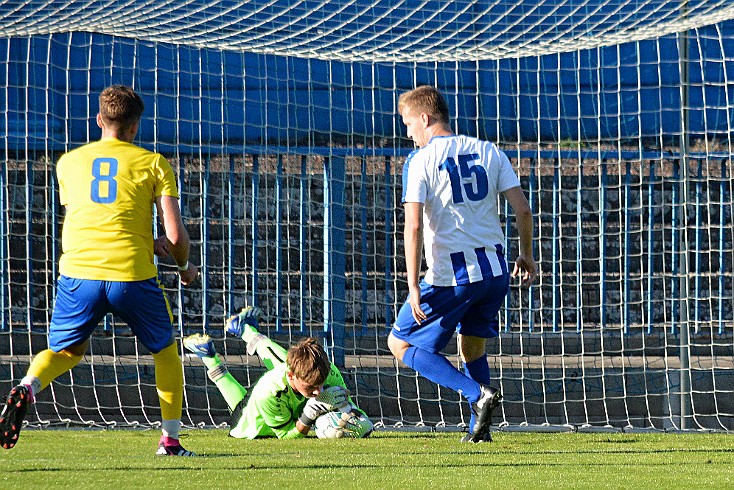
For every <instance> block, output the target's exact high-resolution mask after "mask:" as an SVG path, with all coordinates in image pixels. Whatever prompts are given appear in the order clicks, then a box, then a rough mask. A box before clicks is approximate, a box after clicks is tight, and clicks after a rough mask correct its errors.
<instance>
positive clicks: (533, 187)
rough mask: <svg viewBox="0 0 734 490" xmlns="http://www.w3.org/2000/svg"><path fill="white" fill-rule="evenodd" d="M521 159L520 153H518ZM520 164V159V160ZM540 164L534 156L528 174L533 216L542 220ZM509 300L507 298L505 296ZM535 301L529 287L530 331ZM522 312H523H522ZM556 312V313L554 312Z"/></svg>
mask: <svg viewBox="0 0 734 490" xmlns="http://www.w3.org/2000/svg"><path fill="white" fill-rule="evenodd" d="M518 159H519V155H518ZM518 165H519V161H518ZM538 165H539V159H535V158H532V159H530V174H529V176H528V187H529V189H530V192H529V194H530V198H529V201H530V210H531V211H532V214H533V216H537V219H538V220H540V213H539V209H538V208H539V204H538V198H537V196H536V193H537V191H538V190H539V184H538V180H537V179H538V178H539V176H538V175H537V172H538V168H537V166H538ZM534 228H535V229H537V230H538V231H540V223H538V224H537V225H536V226H535V227H534ZM535 244H536V240H533V249H535V247H536V245H535ZM536 252H537V250H533V256H534V257H537V256H538V255H537V253H536ZM505 300H507V298H505ZM534 311H535V301H534V296H533V288H528V332H532V331H533V328H534V326H535V314H534ZM521 314H522V313H521ZM554 314H555V313H554ZM505 328H506V329H509V328H510V326H509V324H508V325H505Z"/></svg>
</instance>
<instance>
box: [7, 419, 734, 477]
mask: <svg viewBox="0 0 734 490" xmlns="http://www.w3.org/2000/svg"><path fill="white" fill-rule="evenodd" d="M459 435H460V434H458V433H445V432H438V433H431V432H388V431H378V432H377V433H375V434H374V436H373V437H370V438H368V439H364V440H345V439H333V440H319V439H315V438H307V439H298V440H294V441H279V440H274V439H266V440H257V441H244V440H236V439H233V438H231V437H228V436H227V433H226V431H224V430H213V429H212V430H206V429H195V430H187V431H184V434H183V435H182V438H181V441H182V444H183V445H184V447H186V448H187V449H190V450H192V451H196V452H198V453H199V454H200V457H198V458H171V457H156V456H154V452H155V449H156V444H157V441H158V432H157V431H153V430H146V431H143V430H123V429H114V430H108V431H101V430H91V429H86V430H54V429H46V430H34V429H24V430H23V432H22V433H21V438H20V441H19V442H18V445H17V446H16V447H15V448H13V449H11V450H0V467H1V468H2V471H0V488H9V489H10V488H59V487H64V488H73V489H77V490H78V489H86V488H90V489H91V488H94V489H102V488H114V489H118V490H119V489H127V488H182V489H187V488H191V489H201V490H210V489H212V490H213V489H227V488H238V489H241V488H274V489H287V488H296V489H307V488H315V489H320V490H327V489H328V490H330V489H339V490H346V489H359V490H377V489H394V490H397V489H412V488H415V489H428V488H431V489H437V488H451V489H457V488H467V489H501V490H505V489H514V488H518V489H521V488H522V489H524V488H543V489H547V488H554V489H555V488H594V489H600V488H635V489H640V488H665V489H666V490H667V489H671V488H696V489H698V488H716V489H726V488H734V435H730V434H729V435H727V434H721V433H717V434H711V433H708V434H695V433H694V434H659V433H653V434H651V433H637V434H622V433H583V434H582V433H532V432H502V431H499V432H495V433H494V436H495V442H494V443H492V444H475V445H474V444H465V443H464V444H462V443H460V442H459V441H458V439H459Z"/></svg>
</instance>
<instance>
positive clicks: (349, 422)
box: [339, 412, 374, 439]
mask: <svg viewBox="0 0 734 490" xmlns="http://www.w3.org/2000/svg"><path fill="white" fill-rule="evenodd" d="M342 420H343V424H344V426H343V428H344V430H345V431H347V433H348V435H349V436H350V437H354V438H355V439H361V438H363V437H367V436H369V435H370V434H371V433H372V429H374V425H373V424H372V421H371V420H370V419H368V418H367V416H365V415H363V414H361V413H357V412H351V413H349V414H344V415H342ZM339 425H340V426H341V424H339Z"/></svg>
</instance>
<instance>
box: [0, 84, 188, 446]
mask: <svg viewBox="0 0 734 490" xmlns="http://www.w3.org/2000/svg"><path fill="white" fill-rule="evenodd" d="M143 109H144V106H143V100H142V99H141V98H140V96H139V95H138V94H136V93H135V92H134V91H133V90H132V89H131V88H129V87H125V86H121V85H115V86H112V87H108V88H106V89H105V90H103V91H102V93H101V94H100V96H99V114H97V125H98V126H99V127H100V128H101V129H102V138H101V139H100V140H99V141H96V142H93V143H89V144H87V145H84V146H82V147H80V148H78V149H76V150H73V151H71V152H69V153H67V154H65V155H63V156H62V157H61V159H59V162H58V165H57V176H58V181H59V196H60V202H61V204H62V205H64V206H65V208H66V216H65V218H64V226H63V232H62V248H63V254H62V256H61V261H60V264H59V272H60V275H59V278H58V281H57V286H56V302H55V305H54V310H53V315H52V318H51V325H50V328H49V348H48V349H46V350H44V351H42V352H40V353H38V354H37V355H36V356H35V357H34V359H33V362H32V363H31V365H30V367H29V368H28V372H27V374H26V376H25V377H24V378H23V379H22V380H21V382H20V384H19V385H18V386H16V387H15V388H13V389H12V390H11V391H10V394H9V395H8V397H7V401H6V404H5V406H4V408H3V411H2V413H0V445H2V447H4V448H6V449H10V448H12V447H13V446H14V445H15V444H16V442H17V441H18V435H19V433H20V429H21V427H22V423H23V419H24V417H25V414H26V411H27V409H28V406H29V405H31V404H32V403H33V401H34V400H35V397H36V396H38V393H39V392H40V391H41V390H43V389H44V388H46V387H47V386H48V385H49V384H50V383H51V381H53V380H54V379H55V378H56V377H58V376H60V375H61V374H63V373H65V372H66V371H68V370H70V369H71V368H73V367H74V366H76V365H77V364H78V363H79V361H81V359H82V356H83V355H84V353H85V352H86V350H87V347H88V345H89V337H90V336H91V334H92V332H93V331H94V329H95V328H96V327H97V325H98V324H99V322H100V321H101V320H102V319H103V318H104V316H105V315H106V314H107V313H110V312H111V313H113V314H114V315H116V316H118V317H120V318H122V319H123V320H125V322H126V323H127V324H128V326H129V327H130V329H131V330H132V331H133V333H134V334H135V335H136V336H137V338H138V339H139V341H140V342H141V343H142V344H143V345H144V346H145V347H146V348H148V350H150V352H151V353H152V354H153V359H154V361H155V380H156V387H157V390H158V397H159V401H160V405H161V415H162V419H163V421H162V431H163V434H162V436H161V439H160V442H159V446H158V451H157V453H156V454H159V455H166V456H193V455H194V453H192V452H190V451H187V450H185V449H184V448H183V447H181V444H180V443H179V427H180V419H181V406H182V401H183V366H182V364H181V360H180V357H179V355H178V349H177V344H176V342H175V337H174V330H173V315H172V313H171V309H170V306H169V304H168V300H167V299H166V296H165V293H164V291H163V287H162V286H161V284H160V283H159V282H158V271H157V268H156V265H155V263H154V254H155V255H158V256H159V257H162V258H164V257H167V256H169V255H170V256H171V257H172V258H173V259H174V260H175V261H176V264H177V265H178V271H179V276H180V280H181V283H182V284H183V285H184V286H188V285H189V284H191V283H192V282H194V281H195V280H196V278H197V276H198V275H199V272H198V269H197V267H196V266H195V265H194V264H191V263H190V262H189V235H188V233H187V231H186V229H185V228H184V224H183V221H182V219H181V212H180V209H179V206H178V190H177V188H176V180H175V178H174V174H173V170H172V169H171V166H170V164H169V163H168V162H167V161H166V159H165V158H164V157H163V156H162V155H160V154H157V153H152V152H150V151H147V150H145V149H143V148H140V147H138V146H136V145H134V144H133V140H134V138H135V135H136V134H137V131H138V128H139V125H140V117H141V115H142V113H143ZM153 206H156V207H157V209H158V215H159V216H160V218H161V221H162V223H163V227H164V229H165V235H162V236H161V237H159V238H158V239H157V240H154V239H153V226H152V225H153Z"/></svg>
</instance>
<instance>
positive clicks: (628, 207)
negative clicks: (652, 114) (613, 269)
mask: <svg viewBox="0 0 734 490" xmlns="http://www.w3.org/2000/svg"><path fill="white" fill-rule="evenodd" d="M631 181H632V162H630V161H629V160H627V164H626V165H625V173H624V228H625V230H626V231H625V234H624V279H623V280H624V287H623V290H624V307H623V314H622V324H623V325H622V329H623V331H624V333H626V334H627V333H629V332H630V301H631V300H632V297H631V296H632V293H631V291H632V287H631V286H630V268H631V267H632V255H631V254H630V247H631V246H632V238H631V237H630V235H631V233H630V232H631V231H632V230H631V228H632V225H631V221H632V202H631V201H632V189H631V186H632V182H631Z"/></svg>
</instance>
